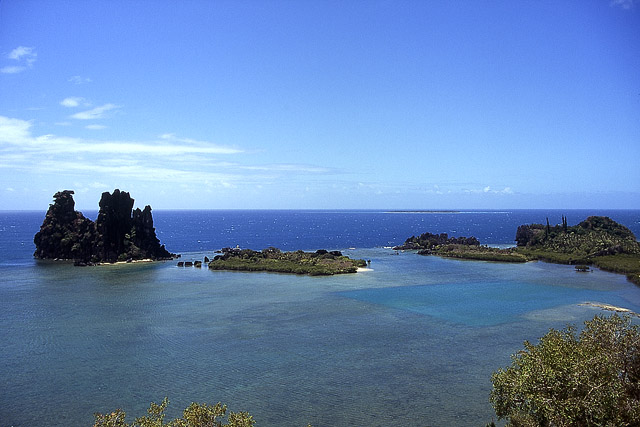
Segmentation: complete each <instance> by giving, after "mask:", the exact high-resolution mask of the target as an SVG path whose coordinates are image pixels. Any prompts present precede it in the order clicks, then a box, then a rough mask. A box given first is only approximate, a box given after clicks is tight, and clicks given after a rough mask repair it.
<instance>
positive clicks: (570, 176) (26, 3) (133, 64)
mask: <svg viewBox="0 0 640 427" xmlns="http://www.w3.org/2000/svg"><path fill="white" fill-rule="evenodd" d="M639 52H640V3H639V2H637V1H636V0H614V1H611V0H579V1H550V0H549V1H512V0H505V1H489V0H488V1H471V0H468V1H455V0H454V1H426V0H425V1H415V2H414V1H375V0H371V1H312V0H305V1H266V0H265V1H195V0H187V1H183V2H178V1H151V0H148V1H145V0H140V1H118V0H116V1H62V0H60V1H55V2H50V1H31V0H0V209H46V207H47V206H48V204H49V203H50V202H51V200H52V195H53V194H54V193H55V192H56V191H59V190H63V189H72V190H75V192H76V195H75V199H76V206H77V208H78V209H97V203H98V200H99V198H100V194H101V193H102V192H103V191H111V190H113V189H114V188H120V189H121V190H125V191H129V192H130V193H131V195H132V197H134V198H135V199H136V200H137V205H138V204H139V205H140V206H143V205H146V204H151V206H152V207H153V208H154V209H175V208H178V209H233V208H238V209H247V208H255V209H268V208H299V209H306V208H308V209H337V208H345V209H354V208H360V209H455V208H466V209H473V208H476V209H491V208H493V209H503V208H567V209H570V208H636V209H637V208H640V167H639V159H640V53H639Z"/></svg>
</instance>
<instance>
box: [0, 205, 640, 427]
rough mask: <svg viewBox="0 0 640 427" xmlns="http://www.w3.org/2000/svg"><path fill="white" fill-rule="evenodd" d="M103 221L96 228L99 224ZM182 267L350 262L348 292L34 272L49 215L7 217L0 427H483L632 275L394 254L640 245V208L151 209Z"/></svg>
mask: <svg viewBox="0 0 640 427" xmlns="http://www.w3.org/2000/svg"><path fill="white" fill-rule="evenodd" d="M84 213H85V215H86V216H88V217H90V218H93V219H95V216H96V214H97V213H96V212H84ZM153 215H154V220H155V226H156V231H157V234H158V237H159V238H160V240H161V241H162V243H164V244H165V245H166V247H167V249H169V250H170V251H172V252H177V253H181V254H182V259H183V260H189V259H202V258H203V257H204V256H205V255H207V256H209V257H211V255H213V252H214V251H215V250H217V249H220V248H222V247H226V246H236V245H239V246H240V247H243V248H251V249H256V250H259V249H264V248H266V247H268V246H276V247H279V248H281V249H283V250H297V249H303V250H317V249H329V250H334V249H337V250H341V251H343V252H344V253H345V254H347V255H349V256H352V257H357V258H364V259H368V260H371V268H370V269H368V270H367V271H363V272H360V273H357V274H352V275H341V276H334V277H306V276H295V275H284V274H272V273H238V272H213V271H209V270H208V269H206V268H203V269H196V268H186V269H185V268H179V267H177V266H176V263H175V262H158V263H137V264H127V265H108V266H97V267H86V268H80V267H73V266H72V265H69V264H68V263H60V262H43V261H36V260H34V259H33V257H32V254H33V252H34V249H35V248H34V245H33V235H34V234H35V233H36V232H37V231H38V229H39V227H40V224H41V223H42V220H43V219H44V211H43V212H0V325H1V327H0V342H1V343H2V345H0V373H1V375H2V377H1V378H2V382H1V384H0V426H90V425H92V423H93V413H94V412H96V411H101V412H105V411H111V410H114V409H116V408H122V409H124V410H125V411H126V412H127V414H128V415H129V417H128V420H129V421H133V419H134V418H135V417H136V416H141V415H144V414H145V413H146V408H147V407H148V405H149V403H150V402H151V401H155V402H160V401H161V400H162V399H163V398H164V397H165V396H168V397H169V399H170V401H171V403H170V405H169V409H168V411H167V412H168V416H169V417H175V416H178V415H179V414H180V413H181V411H182V410H183V409H184V408H185V407H187V406H188V405H189V403H190V402H192V401H198V402H209V403H215V402H218V401H222V402H223V403H226V404H228V405H229V409H230V410H234V411H237V410H246V411H249V412H250V413H251V414H252V415H253V416H254V418H255V419H256V420H257V425H259V426H305V425H307V423H311V424H312V425H314V426H315V427H321V426H386V425H398V426H416V425H420V426H454V425H455V426H480V425H484V424H485V423H487V422H489V421H491V420H492V419H493V418H494V414H493V411H492V408H491V406H490V405H489V402H488V396H489V392H490V390H491V381H490V377H491V373H492V372H493V371H495V370H496V369H498V368H500V367H504V366H507V365H508V364H509V363H510V355H511V354H512V353H514V352H516V351H518V350H519V349H521V348H522V343H523V341H524V340H530V341H533V342H535V341H536V340H537V339H538V338H539V337H540V336H542V335H543V334H544V333H546V331H547V330H548V329H549V328H551V327H553V328H563V327H564V326H566V325H567V324H574V325H577V326H579V325H581V324H582V322H583V321H584V320H587V319H590V318H592V317H593V316H594V315H595V314H600V313H605V314H606V313H607V312H603V311H601V310H600V309H598V308H594V307H591V306H585V305H581V304H582V303H585V302H600V303H607V304H613V305H617V306H621V307H625V308H629V309H631V310H633V311H636V312H640V287H637V286H635V285H633V284H631V283H629V282H628V281H627V280H626V278H625V277H624V276H621V275H615V274H610V273H605V272H602V271H599V270H597V269H595V270H594V271H593V272H591V273H576V272H575V270H574V269H573V268H572V267H571V266H563V265H554V264H546V263H538V262H534V263H526V264H517V265H512V264H500V263H490V262H472V261H459V260H451V259H442V258H438V257H423V256H419V255H416V254H415V253H411V252H400V253H397V252H396V251H393V250H391V249H390V246H393V245H397V244H401V243H402V242H403V241H404V240H405V239H406V238H407V237H409V236H411V235H417V234H421V233H424V232H431V233H448V234H449V235H452V236H471V235H473V236H476V237H477V238H478V239H480V241H481V242H482V243H483V244H490V245H513V244H514V241H513V239H514V237H515V232H516V228H517V227H518V225H521V224H526V223H532V222H536V223H545V221H546V218H547V217H548V218H549V221H550V222H551V223H552V224H555V223H559V222H561V217H562V215H566V216H567V217H568V220H569V224H576V223H578V222H580V221H581V220H583V219H585V218H586V217H587V216H589V215H606V216H610V217H611V218H613V219H614V220H616V221H618V222H620V223H622V224H623V225H626V226H627V227H629V228H630V229H631V230H632V231H633V232H634V233H635V234H636V236H640V211H639V210H627V211H623V210H618V211H603V210H589V211H587V210H584V211H583V210H580V211H578V210H562V211H560V210H557V211H551V210H505V211H465V212H457V213H450V212H447V213H443V212H440V213H438V212H430V213H424V212H423V213H397V212H396V213H393V212H384V211H260V210H256V211H154V212H153Z"/></svg>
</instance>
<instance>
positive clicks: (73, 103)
mask: <svg viewBox="0 0 640 427" xmlns="http://www.w3.org/2000/svg"><path fill="white" fill-rule="evenodd" d="M81 103H84V98H80V97H79V96H70V97H68V98H65V99H63V100H62V101H60V105H62V106H63V107H68V108H73V107H79V106H80V104H81ZM84 105H87V104H84Z"/></svg>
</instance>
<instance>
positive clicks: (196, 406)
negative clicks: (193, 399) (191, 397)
mask: <svg viewBox="0 0 640 427" xmlns="http://www.w3.org/2000/svg"><path fill="white" fill-rule="evenodd" d="M168 404H169V399H167V398H166V397H165V398H164V400H163V401H162V403H161V404H159V405H158V404H156V403H153V402H152V403H151V406H149V409H147V413H148V415H145V416H143V417H138V418H136V420H135V421H134V422H133V423H131V424H128V423H127V422H126V421H125V419H126V413H125V412H124V411H123V410H122V409H116V410H115V411H113V412H110V413H108V414H101V413H99V412H97V413H95V414H94V418H95V423H94V424H93V427H163V426H164V427H223V426H228V427H251V426H253V424H254V423H255V421H254V420H253V417H252V416H251V415H249V413H247V412H230V413H229V416H228V417H227V423H225V424H222V419H223V418H224V417H225V414H226V412H227V405H222V404H221V403H220V402H218V403H216V404H215V405H213V406H212V405H208V404H206V403H192V404H191V405H189V407H188V408H187V409H185V410H184V412H183V413H182V418H176V419H175V420H173V421H170V422H169V423H167V424H165V422H164V417H165V414H164V411H165V409H166V408H167V405H168Z"/></svg>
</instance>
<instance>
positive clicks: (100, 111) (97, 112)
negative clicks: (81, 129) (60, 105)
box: [71, 104, 120, 120]
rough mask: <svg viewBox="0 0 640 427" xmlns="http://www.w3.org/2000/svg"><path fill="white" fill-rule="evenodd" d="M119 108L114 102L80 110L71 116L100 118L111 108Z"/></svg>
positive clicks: (87, 118) (83, 118) (88, 118)
mask: <svg viewBox="0 0 640 427" xmlns="http://www.w3.org/2000/svg"><path fill="white" fill-rule="evenodd" d="M117 108H120V107H119V106H117V105H115V104H104V105H101V106H99V107H96V108H92V109H91V110H86V111H81V112H79V113H76V114H73V115H72V116H71V118H73V119H78V120H95V119H102V118H104V117H105V113H107V112H108V111H111V110H115V109H117Z"/></svg>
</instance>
